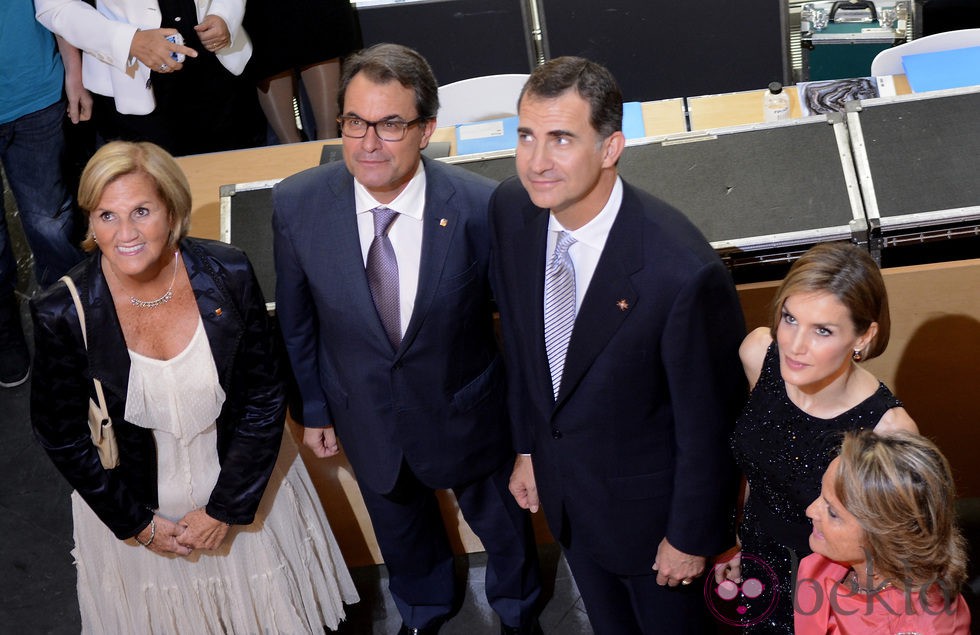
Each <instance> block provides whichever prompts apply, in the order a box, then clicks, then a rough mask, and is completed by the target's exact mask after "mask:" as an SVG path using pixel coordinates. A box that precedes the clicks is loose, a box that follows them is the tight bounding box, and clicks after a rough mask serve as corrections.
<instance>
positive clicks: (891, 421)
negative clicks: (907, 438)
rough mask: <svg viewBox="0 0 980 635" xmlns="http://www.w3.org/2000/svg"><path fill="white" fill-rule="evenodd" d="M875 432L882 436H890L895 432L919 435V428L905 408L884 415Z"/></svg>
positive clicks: (895, 409)
mask: <svg viewBox="0 0 980 635" xmlns="http://www.w3.org/2000/svg"><path fill="white" fill-rule="evenodd" d="M875 432H879V433H881V434H890V433H893V432H910V433H912V434H918V433H919V426H917V425H915V421H913V420H912V417H911V416H910V415H909V413H908V411H907V410H906V409H905V408H902V407H898V408H892V409H890V410H888V411H886V412H885V414H884V415H882V417H881V420H880V421H878V425H876V426H875Z"/></svg>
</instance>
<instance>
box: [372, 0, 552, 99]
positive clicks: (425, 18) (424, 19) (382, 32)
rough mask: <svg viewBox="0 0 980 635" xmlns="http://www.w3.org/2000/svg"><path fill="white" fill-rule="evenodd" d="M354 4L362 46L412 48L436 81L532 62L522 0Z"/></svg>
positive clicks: (524, 68)
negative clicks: (397, 45)
mask: <svg viewBox="0 0 980 635" xmlns="http://www.w3.org/2000/svg"><path fill="white" fill-rule="evenodd" d="M354 8H355V17H356V18H357V22H358V26H359V28H360V32H361V39H362V41H363V44H364V46H371V45H372V44H378V43H380V42H395V43H397V44H404V45H406V46H410V47H412V48H414V49H416V50H417V51H418V52H419V53H421V54H422V55H423V56H425V58H426V59H427V60H428V61H429V64H430V65H431V66H432V70H433V72H434V73H435V76H436V79H437V80H438V81H439V84H440V85H442V84H448V83H450V82H455V81H458V80H461V79H468V78H470V77H479V76H481V75H497V74H500V73H530V72H531V68H532V67H533V61H534V55H533V46H532V44H531V26H530V21H529V20H528V17H527V15H526V10H525V0H425V1H420V0H408V1H406V0H360V1H355V2H354Z"/></svg>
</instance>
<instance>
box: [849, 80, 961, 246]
mask: <svg viewBox="0 0 980 635" xmlns="http://www.w3.org/2000/svg"><path fill="white" fill-rule="evenodd" d="M847 118H848V128H849V130H850V135H851V141H852V145H853V148H854V159H855V162H856V165H857V170H858V177H859V179H860V183H861V191H862V195H863V196H864V204H865V208H866V209H867V211H868V218H869V220H870V222H871V223H872V225H873V226H878V225H879V224H880V230H881V234H882V239H883V241H884V243H883V244H885V245H887V244H889V243H891V244H897V243H901V242H922V241H925V240H930V239H946V238H948V237H951V236H953V235H954V234H955V233H957V232H956V228H957V227H960V228H962V230H963V231H961V232H960V233H964V234H976V232H977V231H978V229H977V225H978V223H980V87H973V88H964V89H954V90H948V91H937V92H933V93H921V94H913V95H903V96H899V97H889V98H881V99H872V100H866V101H863V102H860V103H859V104H858V103H854V104H851V105H850V106H849V108H848V113H847Z"/></svg>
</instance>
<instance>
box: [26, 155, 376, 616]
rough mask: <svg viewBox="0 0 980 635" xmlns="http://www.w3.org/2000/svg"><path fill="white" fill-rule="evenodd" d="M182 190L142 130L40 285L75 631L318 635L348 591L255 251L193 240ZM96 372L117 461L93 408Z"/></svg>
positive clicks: (38, 319)
mask: <svg viewBox="0 0 980 635" xmlns="http://www.w3.org/2000/svg"><path fill="white" fill-rule="evenodd" d="M189 192H190V190H189V187H188V184H187V180H186V178H185V177H184V175H183V174H182V173H181V171H180V168H179V167H178V166H177V164H176V162H174V160H173V158H172V157H170V155H168V154H167V153H166V152H164V151H163V150H162V149H160V148H159V147H157V146H155V145H153V144H149V143H139V144H136V143H124V142H114V143H110V144H108V145H106V146H104V147H103V148H101V149H100V150H99V151H98V152H97V153H96V154H95V156H94V157H93V158H92V160H91V161H90V162H89V164H88V166H87V167H86V168H85V171H84V173H83V174H82V180H81V186H80V191H79V203H80V205H81V207H82V208H83V209H85V210H86V211H87V213H88V219H89V234H88V236H87V238H86V241H85V243H83V247H84V248H86V249H87V250H88V251H90V252H91V256H90V258H88V259H87V260H86V261H85V262H83V263H81V264H80V265H78V266H77V267H75V268H74V269H73V270H72V271H71V272H70V273H69V275H70V277H71V278H72V279H73V281H74V283H75V285H76V287H77V288H78V291H79V294H80V298H81V303H82V307H83V310H84V313H85V318H86V326H87V329H86V331H87V340H88V341H87V349H86V344H85V342H84V341H83V338H82V332H81V327H80V323H79V316H78V313H77V311H76V308H75V304H74V302H73V301H72V298H71V296H70V294H69V291H68V289H67V287H66V286H65V285H63V284H55V285H52V287H50V288H49V289H48V290H47V291H46V292H44V293H43V294H41V295H39V296H38V297H37V298H35V300H34V301H33V302H32V313H33V316H34V324H35V338H36V355H35V361H34V368H35V374H34V378H35V379H34V382H33V387H32V422H33V425H34V429H35V433H36V436H37V438H38V440H39V441H40V443H41V445H42V446H43V447H44V449H45V450H46V451H47V453H48V455H49V456H50V457H51V459H52V460H53V461H54V463H55V465H56V466H57V467H58V469H59V470H60V471H61V473H62V474H63V475H64V476H65V478H66V479H67V480H68V481H69V483H70V484H71V485H72V487H73V488H74V489H75V491H74V493H73V494H72V511H73V517H74V525H75V532H74V533H75V549H74V550H73V552H72V555H73V556H74V558H75V562H76V566H77V569H78V599H79V607H80V610H81V615H82V630H83V632H91V633H128V634H133V633H194V634H198V633H311V632H322V630H323V628H324V626H326V627H328V628H331V629H335V628H336V627H337V625H338V624H339V622H340V621H341V620H342V619H343V617H344V606H343V605H344V603H345V602H346V603H350V602H355V601H357V593H356V591H355V590H354V587H353V584H352V582H351V579H350V575H349V574H348V571H347V569H346V567H345V565H344V562H343V559H342V556H341V554H340V551H339V549H338V547H337V543H336V541H335V540H334V537H333V535H332V533H331V531H330V526H329V524H328V522H327V519H326V517H325V516H324V514H323V510H322V508H321V507H320V504H319V501H318V499H317V497H316V493H315V491H314V489H313V486H312V484H311V482H310V478H309V475H308V474H307V472H306V468H305V467H304V465H303V463H302V461H301V460H300V459H299V458H298V457H297V452H296V446H295V445H294V444H293V442H292V439H291V438H290V437H289V434H288V433H287V434H285V435H283V421H284V416H285V397H284V390H283V384H282V377H281V374H280V365H279V351H278V349H277V347H276V338H275V336H274V331H273V328H272V325H271V323H270V320H269V318H268V315H267V313H266V308H265V302H264V300H263V298H262V293H261V291H260V289H259V287H258V284H257V282H256V279H255V275H254V273H253V271H252V268H251V265H250V264H249V262H248V259H247V258H246V257H245V255H244V254H243V253H242V252H241V251H239V250H238V249H236V248H234V247H231V246H230V245H226V244H224V243H218V242H214V241H208V240H199V239H192V238H188V237H187V230H188V224H189V220H190V209H191V205H190V193H189ZM93 378H97V379H99V380H100V381H101V383H102V386H103V389H104V392H105V399H106V404H107V408H108V412H109V415H110V416H111V418H112V422H113V427H114V429H115V433H116V437H117V442H118V448H119V465H118V466H117V467H115V468H113V469H105V468H103V466H102V464H101V462H100V459H99V455H98V451H97V449H96V448H95V446H94V445H93V444H92V441H91V438H90V433H89V428H88V421H87V416H86V415H87V409H88V401H89V399H90V398H94V397H95V389H94V387H93V382H92V379H93Z"/></svg>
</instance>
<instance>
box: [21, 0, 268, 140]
mask: <svg viewBox="0 0 980 635" xmlns="http://www.w3.org/2000/svg"><path fill="white" fill-rule="evenodd" d="M34 4H35V9H36V12H37V19H38V21H39V22H41V24H43V25H44V26H45V27H47V28H48V29H50V30H51V31H52V32H54V33H55V34H57V35H59V36H61V37H63V38H64V39H65V40H67V41H68V42H69V43H71V44H72V45H74V46H76V47H78V48H80V49H81V50H82V51H83V56H82V81H83V83H84V85H85V87H86V88H87V89H88V90H90V91H91V92H92V93H94V94H95V96H96V105H95V117H96V122H97V127H98V130H99V133H100V135H101V136H102V137H103V138H104V139H105V140H107V141H108V140H110V139H127V140H133V141H152V142H154V143H157V144H159V145H161V146H163V147H164V148H166V149H167V150H169V151H170V152H171V153H172V154H177V155H181V154H192V153H198V152H211V151H217V150H225V149H232V148H240V147H248V146H250V145H257V144H259V143H261V141H262V130H264V126H263V125H262V124H263V122H262V115H261V113H260V111H259V110H258V107H257V104H256V99H255V97H254V94H252V93H254V91H252V90H251V89H250V86H251V84H250V82H248V81H246V80H245V79H244V78H242V77H240V76H241V74H242V71H243V70H244V69H245V65H246V64H247V63H248V60H249V58H250V57H251V55H252V43H251V40H250V39H249V37H248V34H247V33H246V32H245V30H244V29H242V26H241V24H242V17H243V16H244V13H245V0H136V1H134V0H96V1H95V2H94V6H93V5H92V4H90V3H88V2H86V1H85V0H35V3H34ZM175 35H179V36H181V37H182V38H183V41H184V44H180V43H179V40H178V41H177V42H173V41H171V40H168V39H167V38H168V36H175ZM246 92H248V93H249V94H248V95H246Z"/></svg>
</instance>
